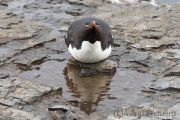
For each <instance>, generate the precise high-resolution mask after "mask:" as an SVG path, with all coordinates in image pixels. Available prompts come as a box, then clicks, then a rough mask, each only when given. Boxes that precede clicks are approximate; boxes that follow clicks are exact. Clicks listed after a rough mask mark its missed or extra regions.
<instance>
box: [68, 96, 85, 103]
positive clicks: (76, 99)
mask: <svg viewBox="0 0 180 120" xmlns="http://www.w3.org/2000/svg"><path fill="white" fill-rule="evenodd" d="M67 100H68V101H69V102H78V103H83V102H84V100H83V99H80V98H77V97H73V96H70V97H69V98H67Z"/></svg>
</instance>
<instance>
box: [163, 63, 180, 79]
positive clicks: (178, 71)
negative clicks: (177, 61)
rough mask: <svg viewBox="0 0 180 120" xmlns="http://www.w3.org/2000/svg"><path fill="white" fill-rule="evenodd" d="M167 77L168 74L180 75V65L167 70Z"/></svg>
mask: <svg viewBox="0 0 180 120" xmlns="http://www.w3.org/2000/svg"><path fill="white" fill-rule="evenodd" d="M164 76H165V77H167V76H180V67H179V65H177V66H175V67H173V68H171V69H170V70H169V71H167V72H166V73H165V75H164Z"/></svg>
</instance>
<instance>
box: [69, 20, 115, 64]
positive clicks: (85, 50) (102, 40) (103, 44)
mask: <svg viewBox="0 0 180 120" xmlns="http://www.w3.org/2000/svg"><path fill="white" fill-rule="evenodd" d="M65 42H66V45H67V47H68V51H69V52H70V53H71V55H72V56H73V57H74V58H75V59H76V60H77V61H80V62H83V63H96V62H99V61H102V60H104V59H106V58H108V57H109V55H110V53H111V47H112V44H113V37H112V34H111V29H110V27H109V25H108V24H107V23H106V22H105V21H103V20H101V19H98V18H82V19H79V20H76V21H75V22H73V23H72V24H71V25H70V27H69V29H68V32H67V38H65Z"/></svg>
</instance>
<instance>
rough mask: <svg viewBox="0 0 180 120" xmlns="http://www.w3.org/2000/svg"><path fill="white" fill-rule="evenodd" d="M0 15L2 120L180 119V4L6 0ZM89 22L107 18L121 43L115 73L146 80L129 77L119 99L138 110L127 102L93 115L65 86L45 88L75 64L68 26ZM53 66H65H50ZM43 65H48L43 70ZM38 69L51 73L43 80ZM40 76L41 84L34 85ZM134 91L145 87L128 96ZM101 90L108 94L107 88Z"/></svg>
mask: <svg viewBox="0 0 180 120" xmlns="http://www.w3.org/2000/svg"><path fill="white" fill-rule="evenodd" d="M0 9H1V10H0V23H1V24H0V51H1V52H0V108H1V109H0V119H2V120H6V119H7V120H8V119H16V120H21V119H22V120H25V119H29V120H35V119H37V120H41V119H42V120H43V119H44V120H53V119H55V120H57V119H65V120H71V119H72V120H73V119H82V120H83V119H90V120H91V119H93V120H103V119H107V120H114V119H117V120H128V119H129V120H136V119H140V120H156V119H157V120H161V119H168V120H171V119H172V120H179V119H180V110H179V107H180V104H179V102H180V94H179V93H180V91H179V90H180V82H179V81H180V78H179V76H180V67H179V63H180V49H179V48H180V4H167V3H158V4H156V5H152V4H150V3H149V2H147V0H144V1H143V0H141V1H136V2H127V1H123V2H122V3H111V2H110V1H107V0H102V1H100V0H99V1H97V0H96V1H94V0H77V1H75V0H67V1H66V0H27V1H26V0H20V1H12V0H0ZM85 16H92V17H97V18H101V19H104V20H105V21H106V22H107V23H108V24H109V25H110V27H111V28H112V32H113V35H114V37H115V40H114V49H113V51H112V54H111V56H110V59H111V60H113V61H115V62H117V63H118V68H117V71H116V73H119V74H121V75H122V74H126V73H127V72H128V71H135V72H137V73H135V74H137V75H138V74H140V73H141V74H144V75H146V74H148V75H147V76H144V77H143V78H142V81H138V83H136V84H135V83H134V80H133V81H130V79H129V83H128V84H127V86H128V88H124V86H123V87H122V88H123V90H125V91H127V92H126V93H125V94H121V95H122V96H121V99H120V98H118V97H117V98H116V96H115V99H120V101H129V99H126V94H132V96H131V97H130V100H131V101H135V100H136V99H137V101H140V102H139V103H138V104H137V102H130V103H129V104H128V103H126V102H124V103H126V104H124V103H123V104H122V105H120V106H119V104H117V106H114V107H109V108H104V109H96V110H95V111H94V112H91V114H90V115H88V114H89V113H88V114H87V112H86V113H85V112H84V111H82V110H81V109H79V107H78V106H77V105H76V107H74V106H73V104H72V100H67V99H65V98H64V96H62V93H63V92H64V90H63V89H62V88H61V87H59V86H60V85H55V84H56V83H54V84H53V82H52V84H50V83H48V82H44V81H46V77H48V76H51V74H52V73H53V72H55V71H57V70H58V71H60V72H61V73H62V71H64V73H66V72H67V71H68V69H69V68H68V67H66V68H65V69H64V67H65V66H66V64H67V60H68V58H69V54H68V52H67V48H66V46H65V42H64V35H66V31H67V29H68V26H69V25H70V23H72V22H73V21H74V20H76V19H78V18H82V17H85ZM52 61H53V63H58V65H59V66H61V67H59V68H58V66H57V65H56V64H55V65H52V63H51V62H52ZM45 63H46V64H47V63H48V64H50V66H48V67H47V66H46V67H45V68H44V67H42V66H43V65H44V64H45ZM59 63H60V64H59ZM52 66H53V67H54V68H56V67H57V69H54V68H53V67H52ZM51 67H52V68H51ZM47 69H48V70H49V69H50V71H47ZM38 70H39V71H40V70H44V71H45V70H46V72H44V73H49V74H47V76H45V77H42V75H41V74H40V73H38V72H37V71H38ZM33 71H35V72H33ZM41 72H42V71H41ZM25 73H26V74H25ZM37 73H38V74H37ZM55 73H56V72H55ZM23 74H25V76H28V75H29V77H25V78H24V77H23ZM70 74H72V71H71V72H69V74H66V75H65V76H66V77H64V76H63V75H61V77H60V78H59V79H62V80H64V81H65V78H66V79H67V77H69V79H70ZM68 75H69V76H68ZM100 75H101V76H105V77H104V78H106V79H112V81H117V80H119V79H120V78H119V77H118V75H117V74H116V75H115V76H114V75H112V74H111V75H106V74H100ZM100 75H99V77H100ZM113 76H114V77H113ZM71 77H72V76H71ZM95 77H98V76H95ZM99 77H98V79H99ZM127 77H128V76H127ZM146 77H147V78H146ZM38 78H41V81H36V82H35V81H34V80H38ZM52 78H53V77H52ZM104 78H103V79H104ZM53 79H56V78H53ZM77 79H80V78H78V77H77ZM83 79H86V78H83ZM131 79H133V78H131ZM139 79H140V78H139ZM143 79H144V80H147V81H148V82H146V81H143ZM42 80H44V81H42ZM71 80H72V79H71ZM126 81H127V82H128V79H126ZM100 82H102V81H100ZM121 82H122V81H120V80H119V81H117V83H119V84H123V82H122V83H121ZM135 82H136V81H135ZM69 86H71V85H69ZM131 86H133V88H136V87H137V86H138V87H140V86H143V87H141V88H140V89H137V91H136V92H133V91H131V92H130V90H129V91H128V89H131V88H132V87H131ZM119 87H121V86H119ZM110 89H113V88H110ZM73 90H74V91H78V90H77V89H73ZM98 90H99V91H100V92H103V91H104V90H103V87H102V86H101V87H99V88H98ZM132 90H134V89H132ZM95 91H97V90H94V91H91V94H95ZM118 92H120V91H117V93H116V94H120V93H118ZM82 95H83V94H82ZM108 99H114V96H108ZM79 100H80V101H79ZM75 101H76V102H78V103H81V102H83V101H81V99H77V100H75ZM85 102H86V101H85ZM118 106H119V107H118Z"/></svg>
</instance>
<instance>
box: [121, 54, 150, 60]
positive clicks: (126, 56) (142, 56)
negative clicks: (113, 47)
mask: <svg viewBox="0 0 180 120" xmlns="http://www.w3.org/2000/svg"><path fill="white" fill-rule="evenodd" d="M147 58H148V53H147V52H134V51H132V52H131V51H130V52H129V53H127V54H124V55H122V56H121V59H122V60H125V61H131V62H133V61H136V62H140V61H143V60H146V59H147ZM121 59H120V61H121Z"/></svg>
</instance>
